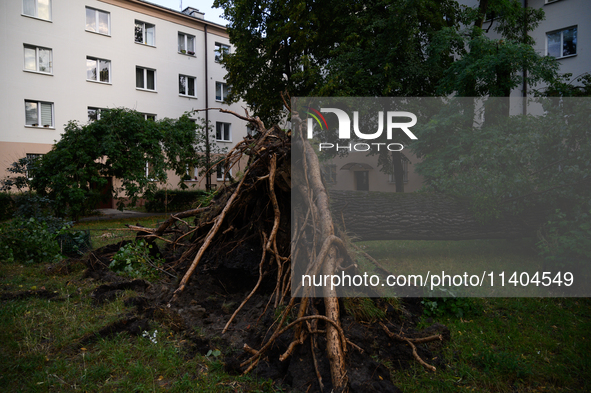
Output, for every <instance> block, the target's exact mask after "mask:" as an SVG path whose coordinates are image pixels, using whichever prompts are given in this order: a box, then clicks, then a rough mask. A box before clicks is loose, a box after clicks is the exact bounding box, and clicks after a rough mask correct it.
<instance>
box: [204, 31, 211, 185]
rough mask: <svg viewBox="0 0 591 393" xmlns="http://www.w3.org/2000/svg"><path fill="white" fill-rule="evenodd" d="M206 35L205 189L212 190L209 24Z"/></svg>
mask: <svg viewBox="0 0 591 393" xmlns="http://www.w3.org/2000/svg"><path fill="white" fill-rule="evenodd" d="M203 29H204V36H205V56H204V59H205V165H206V167H207V173H206V175H205V190H206V191H210V190H211V173H210V170H209V165H210V162H211V159H210V148H209V110H208V108H209V89H208V86H209V74H208V72H207V53H208V51H207V25H203Z"/></svg>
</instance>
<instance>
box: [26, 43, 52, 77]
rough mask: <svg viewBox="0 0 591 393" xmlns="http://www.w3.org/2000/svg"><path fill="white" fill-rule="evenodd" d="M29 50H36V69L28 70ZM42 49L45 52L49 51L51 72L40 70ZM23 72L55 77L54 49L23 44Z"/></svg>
mask: <svg viewBox="0 0 591 393" xmlns="http://www.w3.org/2000/svg"><path fill="white" fill-rule="evenodd" d="M27 49H29V50H31V49H34V50H35V69H34V70H31V69H28V68H27V63H26V58H27ZM40 49H44V50H48V51H49V71H41V70H40V69H39V67H40V66H39V50H40ZM23 56H24V57H23V63H24V64H23V71H25V72H34V73H37V74H44V75H53V49H52V48H46V47H43V46H37V45H30V44H23Z"/></svg>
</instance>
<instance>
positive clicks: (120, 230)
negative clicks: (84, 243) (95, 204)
mask: <svg viewBox="0 0 591 393" xmlns="http://www.w3.org/2000/svg"><path fill="white" fill-rule="evenodd" d="M165 218H166V217H165V216H151V217H142V218H128V219H123V220H100V221H82V222H78V223H76V224H75V225H74V227H73V229H74V230H89V231H90V240H91V243H92V247H93V248H95V249H96V248H99V247H103V246H106V245H108V244H113V243H117V242H120V241H122V240H133V239H135V235H136V232H134V231H128V230H125V228H127V227H126V225H137V224H139V225H141V226H144V227H147V228H155V227H156V226H157V225H158V224H159V223H161V222H162V221H164V219H165Z"/></svg>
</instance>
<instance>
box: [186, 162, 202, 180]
mask: <svg viewBox="0 0 591 393" xmlns="http://www.w3.org/2000/svg"><path fill="white" fill-rule="evenodd" d="M184 180H186V181H197V180H199V168H198V167H196V166H192V165H188V166H187V174H186V175H185V179H184Z"/></svg>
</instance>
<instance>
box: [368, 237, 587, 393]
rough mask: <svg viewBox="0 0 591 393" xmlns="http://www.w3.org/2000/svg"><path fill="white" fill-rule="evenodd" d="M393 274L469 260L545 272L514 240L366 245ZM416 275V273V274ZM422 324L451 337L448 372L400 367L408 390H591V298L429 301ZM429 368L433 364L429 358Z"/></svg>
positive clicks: (398, 381) (527, 245)
mask: <svg viewBox="0 0 591 393" xmlns="http://www.w3.org/2000/svg"><path fill="white" fill-rule="evenodd" d="M358 246H361V248H362V249H364V251H366V252H368V253H369V254H370V255H372V256H373V257H374V258H376V259H377V260H378V261H379V262H380V264H382V265H383V266H384V267H386V268H387V269H388V270H389V271H391V272H398V271H400V270H402V271H412V269H411V268H413V267H415V269H416V266H424V265H425V264H427V263H428V264H431V265H440V266H441V267H442V268H445V267H446V266H449V265H451V264H456V263H457V264H460V265H461V264H464V263H466V262H469V263H471V264H476V265H477V266H481V267H482V268H483V269H488V270H490V267H491V266H493V265H495V266H513V267H515V266H525V267H530V268H531V267H534V268H535V267H536V266H542V261H541V260H540V258H539V257H538V256H537V255H536V254H535V251H534V249H533V247H532V246H533V243H532V242H531V241H529V240H527V239H525V240H523V241H515V242H507V241H506V240H473V241H455V242H454V241H449V242H448V241H388V242H386V241H383V242H364V243H359V244H358ZM415 271H416V270H415ZM423 302H424V304H425V305H426V306H427V307H426V309H427V313H426V314H425V315H423V317H422V322H421V323H422V325H423V326H428V325H430V324H432V323H435V322H439V323H442V324H444V325H446V326H447V327H448V328H449V329H450V331H451V337H452V338H451V340H450V341H449V342H448V343H446V344H445V347H444V358H445V359H446V361H445V367H440V368H439V369H438V370H437V372H436V373H432V372H427V371H425V369H424V368H423V367H422V366H420V365H418V364H416V365H415V366H413V367H412V368H411V369H408V370H394V369H392V374H391V375H392V381H393V382H394V384H395V385H397V386H399V387H400V388H401V389H402V390H403V391H404V392H457V391H475V392H562V391H564V392H589V391H591V299H589V298H459V299H454V298H446V299H443V298H437V299H424V300H423ZM426 361H427V362H428V359H426Z"/></svg>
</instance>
